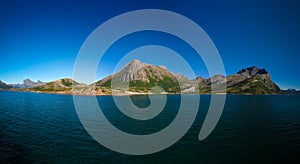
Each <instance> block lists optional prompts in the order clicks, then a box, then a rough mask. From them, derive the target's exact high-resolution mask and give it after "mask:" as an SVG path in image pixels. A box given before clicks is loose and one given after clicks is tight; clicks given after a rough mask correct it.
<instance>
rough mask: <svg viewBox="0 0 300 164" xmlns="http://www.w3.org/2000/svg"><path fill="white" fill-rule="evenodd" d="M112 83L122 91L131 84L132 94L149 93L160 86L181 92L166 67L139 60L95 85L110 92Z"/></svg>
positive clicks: (167, 89) (174, 78) (168, 90)
mask: <svg viewBox="0 0 300 164" xmlns="http://www.w3.org/2000/svg"><path fill="white" fill-rule="evenodd" d="M112 81H113V82H114V84H117V85H116V89H120V90H122V88H124V86H126V85H128V84H129V91H132V92H149V91H150V89H151V88H152V87H154V86H160V87H161V88H163V89H164V91H166V92H171V93H176V92H179V91H180V88H179V83H178V81H177V79H176V76H175V75H174V74H173V73H172V72H170V71H169V70H167V69H166V67H165V66H155V65H151V64H145V63H141V62H140V61H139V60H133V61H131V62H130V63H128V64H127V65H126V66H125V67H124V68H123V69H122V70H121V71H120V72H118V73H116V74H114V75H111V76H108V77H106V78H104V79H102V80H100V81H97V82H96V83H95V84H94V85H95V86H96V87H100V88H101V89H102V90H105V91H107V92H110V91H109V90H110V89H111V83H112ZM113 89H114V88H113Z"/></svg>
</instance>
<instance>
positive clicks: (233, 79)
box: [194, 66, 280, 94]
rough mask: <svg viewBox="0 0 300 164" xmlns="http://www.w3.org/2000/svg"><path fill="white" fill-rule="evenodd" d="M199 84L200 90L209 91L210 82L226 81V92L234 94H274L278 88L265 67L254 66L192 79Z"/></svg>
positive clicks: (278, 90) (218, 83) (221, 82)
mask: <svg viewBox="0 0 300 164" xmlns="http://www.w3.org/2000/svg"><path fill="white" fill-rule="evenodd" d="M194 80H196V81H197V82H198V84H199V86H200V92H202V93H208V92H210V91H211V84H212V83H214V84H216V85H221V84H224V83H226V87H227V89H226V93H236V94H274V93H279V92H280V88H279V87H278V86H277V85H276V84H275V83H274V82H273V81H272V79H271V76H270V74H269V73H268V72H267V71H266V70H265V69H259V68H257V67H256V66H252V67H248V68H245V69H242V70H240V71H238V72H237V73H236V74H233V75H230V76H227V77H225V76H223V75H214V76H212V77H211V78H208V79H204V78H202V77H197V78H196V79H194Z"/></svg>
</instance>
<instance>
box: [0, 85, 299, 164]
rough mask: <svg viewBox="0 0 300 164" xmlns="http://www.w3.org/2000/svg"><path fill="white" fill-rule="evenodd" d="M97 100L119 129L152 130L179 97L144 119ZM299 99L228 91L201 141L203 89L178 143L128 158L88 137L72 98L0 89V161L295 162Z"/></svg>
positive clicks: (168, 117)
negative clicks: (191, 121)
mask: <svg viewBox="0 0 300 164" xmlns="http://www.w3.org/2000/svg"><path fill="white" fill-rule="evenodd" d="M83 98H85V99H86V98H89V97H83ZM97 99H98V101H99V102H100V105H101V107H102V109H103V112H104V114H105V115H106V116H107V118H108V119H109V120H110V122H111V123H112V124H114V125H115V126H116V127H118V128H119V129H121V130H123V131H126V132H130V133H133V134H150V133H153V132H157V131H159V130H160V129H162V128H164V127H166V126H168V125H169V124H170V123H171V122H172V120H173V119H174V117H175V116H176V114H177V112H178V104H179V101H180V96H179V95H170V96H168V101H167V105H166V108H165V109H164V110H163V111H162V113H161V114H160V115H158V116H157V117H156V118H155V119H152V120H149V121H146V122H143V121H135V120H133V119H130V118H128V117H126V116H124V115H123V114H122V113H120V112H119V111H118V110H117V108H116V106H115V105H114V103H113V99H112V97H110V96H102V97H97ZM132 99H133V101H134V102H135V103H136V105H137V106H141V107H142V106H146V105H147V104H149V99H148V98H147V97H146V96H134V97H132ZM299 100H300V96H297V95H265V96H263V95H261V96H244V95H228V96H227V99H226V105H225V108H224V111H223V115H222V116H221V119H220V121H219V123H218V125H217V127H216V128H215V130H214V131H213V133H212V134H211V135H210V136H209V137H208V138H206V139H205V140H204V141H199V140H198V134H199V131H200V128H201V125H202V122H203V120H204V117H205V115H206V112H207V109H208V106H209V102H210V96H209V95H201V103H200V110H199V112H198V115H197V118H196V120H195V122H194V124H193V126H192V127H191V128H190V130H189V131H188V132H187V134H186V135H185V136H184V137H183V138H182V139H181V140H179V142H177V143H176V144H174V145H173V146H171V147H169V148H167V149H166V150H163V151H161V152H158V153H155V154H150V155H146V156H130V155H124V154H120V153H116V152H114V151H111V150H109V149H107V148H105V147H103V146H101V145H100V144H98V143H97V142H96V141H95V140H93V138H92V137H91V136H89V135H88V133H87V132H86V131H85V129H84V128H83V126H82V125H81V123H80V121H79V118H78V116H77V114H76V111H75V108H74V104H73V99H72V96H69V95H51V94H37V93H26V92H7V91H0V161H1V162H0V163H66V162H67V163H82V162H85V163H100V162H101V163H133V162H134V163H141V162H143V163H154V162H160V163H170V162H176V163H183V162H188V163H271V162H272V163H273V162H276V163H278V162H282V163H299V161H300V157H299V155H300V101H299ZM145 104H146V105H145Z"/></svg>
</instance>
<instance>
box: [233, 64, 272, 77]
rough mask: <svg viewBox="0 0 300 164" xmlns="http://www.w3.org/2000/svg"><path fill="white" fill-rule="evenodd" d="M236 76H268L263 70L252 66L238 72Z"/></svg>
mask: <svg viewBox="0 0 300 164" xmlns="http://www.w3.org/2000/svg"><path fill="white" fill-rule="evenodd" d="M237 74H240V75H248V76H254V75H257V74H259V75H262V74H268V72H267V71H266V69H264V68H263V69H259V68H258V67H256V66H252V67H248V68H244V69H242V70H240V71H239V72H238V73H237Z"/></svg>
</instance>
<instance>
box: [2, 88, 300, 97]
mask: <svg viewBox="0 0 300 164" xmlns="http://www.w3.org/2000/svg"><path fill="white" fill-rule="evenodd" d="M0 91H10V92H31V93H37V94H56V95H72V96H139V95H141V96H145V95H193V94H199V95H245V96H254V95H298V94H288V93H272V94H251V93H167V92H164V93H151V92H150V93H146V92H145V93H141V92H131V91H128V92H127V93H118V94H104V93H102V94H78V93H75V94H74V93H73V92H72V91H33V90H18V89H0Z"/></svg>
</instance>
